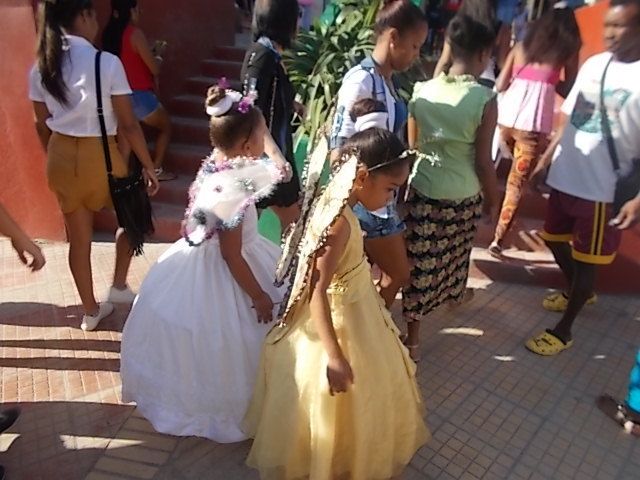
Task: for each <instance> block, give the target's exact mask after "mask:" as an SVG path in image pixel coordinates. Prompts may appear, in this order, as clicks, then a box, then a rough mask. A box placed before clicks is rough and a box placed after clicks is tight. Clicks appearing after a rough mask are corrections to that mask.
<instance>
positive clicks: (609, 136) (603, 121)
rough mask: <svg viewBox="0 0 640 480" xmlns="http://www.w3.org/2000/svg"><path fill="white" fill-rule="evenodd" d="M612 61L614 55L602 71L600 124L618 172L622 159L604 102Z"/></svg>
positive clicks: (614, 167)
mask: <svg viewBox="0 0 640 480" xmlns="http://www.w3.org/2000/svg"><path fill="white" fill-rule="evenodd" d="M612 61H613V57H611V58H610V59H609V61H608V62H607V65H606V66H605V67H604V72H602V81H601V82H600V126H601V128H602V134H603V135H604V138H605V140H606V142H607V149H608V150H609V157H611V164H612V165H613V171H614V172H616V174H618V173H619V172H620V160H619V158H618V151H617V150H616V144H615V141H614V140H613V133H612V132H611V123H610V122H609V116H608V115H607V107H606V105H605V104H604V82H605V80H606V78H607V71H608V70H609V65H611V62H612Z"/></svg>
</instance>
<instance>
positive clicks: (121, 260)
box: [113, 228, 132, 290]
mask: <svg viewBox="0 0 640 480" xmlns="http://www.w3.org/2000/svg"><path fill="white" fill-rule="evenodd" d="M131 257H132V252H131V246H130V245H129V239H128V238H127V234H126V233H124V230H123V229H121V228H119V229H118V231H117V232H116V265H115V269H114V272H113V286H114V287H115V288H117V289H118V290H124V289H125V288H127V274H128V273H129V266H130V265H131Z"/></svg>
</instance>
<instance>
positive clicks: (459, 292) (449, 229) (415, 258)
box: [402, 189, 482, 322]
mask: <svg viewBox="0 0 640 480" xmlns="http://www.w3.org/2000/svg"><path fill="white" fill-rule="evenodd" d="M481 205H482V197H481V196H480V195H476V196H473V197H469V198H465V199H463V200H435V199H432V198H427V197H424V196H422V195H421V194H419V193H418V192H416V191H415V190H413V189H412V190H410V192H409V198H408V200H407V210H408V213H407V218H406V224H407V232H406V241H407V253H408V256H409V261H410V262H411V266H412V268H411V284H410V285H409V286H408V287H405V288H404V289H403V295H402V309H403V312H404V316H405V319H407V321H409V322H412V321H419V320H421V319H422V318H423V317H425V316H426V315H428V314H429V313H430V312H431V311H433V310H434V309H436V308H437V307H439V306H440V305H442V304H443V303H445V302H447V301H449V300H453V301H459V300H461V299H462V296H463V295H464V292H465V289H466V285H467V278H468V276H469V262H470V257H471V249H472V247H473V239H474V237H475V234H476V230H477V225H476V222H477V220H478V219H479V218H480V215H481Z"/></svg>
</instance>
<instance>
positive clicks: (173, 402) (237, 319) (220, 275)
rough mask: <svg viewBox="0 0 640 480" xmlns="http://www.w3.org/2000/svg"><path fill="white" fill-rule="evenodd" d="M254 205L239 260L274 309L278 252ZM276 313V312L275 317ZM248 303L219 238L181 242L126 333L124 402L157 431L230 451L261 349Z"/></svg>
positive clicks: (147, 288)
mask: <svg viewBox="0 0 640 480" xmlns="http://www.w3.org/2000/svg"><path fill="white" fill-rule="evenodd" d="M257 225H258V215H257V212H256V208H255V206H253V205H252V206H250V207H249V208H248V209H247V211H246V214H245V218H244V222H243V227H242V228H243V232H242V238H243V240H242V241H243V244H242V254H243V256H244V258H245V260H246V261H247V263H248V264H249V266H250V267H251V270H252V271H253V274H254V275H255V277H256V279H257V280H258V282H259V283H260V285H261V286H262V288H263V289H264V291H265V292H267V293H268V294H269V295H270V296H271V298H272V300H273V301H274V303H276V302H280V301H281V299H282V297H283V294H284V291H283V290H282V289H279V288H277V287H275V286H274V285H273V280H274V276H275V270H276V264H277V262H278V258H279V256H280V248H278V247H277V246H276V245H274V244H273V243H271V242H270V241H269V240H267V239H265V238H263V237H261V236H260V234H259V233H258V226H257ZM275 311H277V305H276V309H275ZM271 326H272V324H268V325H264V324H259V323H258V321H257V316H256V311H255V309H254V308H253V307H252V302H251V299H250V298H249V297H248V296H247V294H246V293H245V292H244V291H243V290H242V289H241V288H240V286H239V285H238V284H237V283H236V281H235V280H234V278H233V276H232V275H231V272H230V271H229V268H228V267H227V264H226V263H225V261H224V259H223V258H222V255H221V253H220V245H219V241H218V237H217V235H216V236H214V237H213V238H212V239H210V240H207V241H206V242H205V243H204V244H202V245H200V246H198V247H191V246H189V245H188V243H187V242H186V241H185V240H184V239H182V240H179V241H178V242H176V243H174V244H173V246H172V247H170V248H169V250H168V251H167V252H165V253H164V254H163V255H162V256H161V257H160V259H159V260H158V262H157V263H156V264H155V265H154V266H153V267H152V268H151V270H150V272H149V274H148V275H147V278H146V279H145V280H144V282H143V284H142V287H141V289H140V293H139V295H138V297H137V299H136V301H135V303H134V305H133V308H132V310H131V313H130V314H129V318H128V319H127V322H126V324H125V327H124V331H123V333H122V360H121V369H120V373H121V376H122V396H123V400H124V401H125V402H131V401H133V402H136V403H137V405H138V410H139V411H140V412H141V413H142V414H143V415H144V417H145V418H147V419H148V420H149V421H150V422H151V423H152V425H153V427H154V428H155V429H156V430H157V431H158V432H161V433H166V434H171V435H177V436H198V437H205V438H209V439H212V440H215V441H217V442H222V443H230V442H237V441H241V440H244V439H246V438H247V436H246V435H245V434H244V432H243V431H242V430H241V429H240V425H241V422H242V419H243V417H244V415H245V413H246V409H247V406H248V403H249V401H250V399H251V395H252V393H253V387H254V383H255V378H256V371H257V368H258V363H259V360H260V352H261V349H262V342H263V340H264V337H265V336H266V334H267V332H268V331H269V329H270V328H271Z"/></svg>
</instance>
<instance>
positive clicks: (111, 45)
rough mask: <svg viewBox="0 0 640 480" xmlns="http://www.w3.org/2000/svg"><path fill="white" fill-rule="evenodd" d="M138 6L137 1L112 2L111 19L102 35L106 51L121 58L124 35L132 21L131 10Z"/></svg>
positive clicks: (113, 0)
mask: <svg viewBox="0 0 640 480" xmlns="http://www.w3.org/2000/svg"><path fill="white" fill-rule="evenodd" d="M137 6H138V2H137V0H111V17H110V18H109V23H107V26H106V27H105V29H104V33H103V34H102V48H103V49H104V50H105V51H107V52H110V53H113V54H114V55H116V56H118V57H119V56H120V51H121V50H122V35H123V34H124V31H125V29H126V28H127V26H128V25H129V22H130V21H131V9H133V8H136V7H137Z"/></svg>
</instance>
